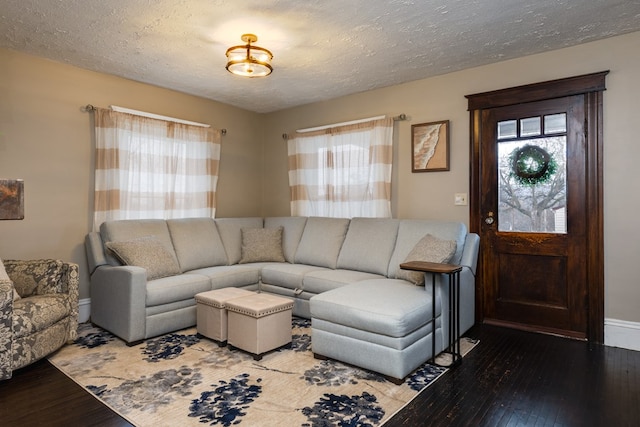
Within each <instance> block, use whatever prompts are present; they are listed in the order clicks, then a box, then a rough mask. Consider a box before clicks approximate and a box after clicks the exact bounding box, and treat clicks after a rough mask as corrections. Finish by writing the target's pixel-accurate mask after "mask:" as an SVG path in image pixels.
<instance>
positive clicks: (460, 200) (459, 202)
mask: <svg viewBox="0 0 640 427" xmlns="http://www.w3.org/2000/svg"><path fill="white" fill-rule="evenodd" d="M453 204H454V205H456V206H466V205H467V193H455V194H454V195H453Z"/></svg>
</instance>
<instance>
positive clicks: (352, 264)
mask: <svg viewBox="0 0 640 427" xmlns="http://www.w3.org/2000/svg"><path fill="white" fill-rule="evenodd" d="M397 234H398V220H397V219H391V218H353V219H352V220H351V222H350V224H349V230H348V231H347V236H346V237H345V239H344V243H343V244H342V249H341V250H340V256H339V257H338V264H337V267H338V268H344V269H348V270H356V271H365V272H368V273H375V274H381V275H383V276H386V274H387V270H388V266H389V259H390V258H391V254H392V253H393V249H394V247H395V245H396V237H397Z"/></svg>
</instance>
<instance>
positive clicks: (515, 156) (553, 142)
mask: <svg viewBox="0 0 640 427" xmlns="http://www.w3.org/2000/svg"><path fill="white" fill-rule="evenodd" d="M566 152H567V137H566V135H562V136H554V137H543V138H535V139H527V140H521V141H518V140H516V141H505V142H499V143H498V230H499V231H522V232H534V233H536V232H538V233H566V231H567V220H566V215H565V207H566V199H567V190H566V179H565V178H566V176H567V174H566Z"/></svg>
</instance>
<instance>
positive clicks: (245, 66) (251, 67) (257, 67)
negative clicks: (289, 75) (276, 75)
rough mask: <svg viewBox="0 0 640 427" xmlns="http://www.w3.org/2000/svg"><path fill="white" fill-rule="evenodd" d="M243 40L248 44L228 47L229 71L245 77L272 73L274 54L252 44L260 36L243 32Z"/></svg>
mask: <svg viewBox="0 0 640 427" xmlns="http://www.w3.org/2000/svg"><path fill="white" fill-rule="evenodd" d="M242 41H244V42H245V43H247V44H246V45H242V46H232V47H230V48H229V49H227V53H226V55H227V67H226V68H227V71H229V72H230V73H231V74H235V75H238V76H243V77H264V76H268V75H269V74H271V72H272V71H273V67H271V60H272V59H273V54H272V53H271V52H269V51H268V50H267V49H264V48H262V47H258V46H252V45H251V43H255V42H256V41H258V37H256V36H255V35H253V34H243V35H242Z"/></svg>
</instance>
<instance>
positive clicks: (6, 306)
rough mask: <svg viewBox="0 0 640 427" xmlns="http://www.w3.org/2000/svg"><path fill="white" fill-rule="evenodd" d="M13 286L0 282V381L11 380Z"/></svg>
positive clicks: (7, 282) (6, 282)
mask: <svg viewBox="0 0 640 427" xmlns="http://www.w3.org/2000/svg"><path fill="white" fill-rule="evenodd" d="M12 323H13V285H12V284H11V282H9V281H0V380H3V379H6V378H11V373H12V372H13V369H12V353H13V352H12V347H13V327H12Z"/></svg>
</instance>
